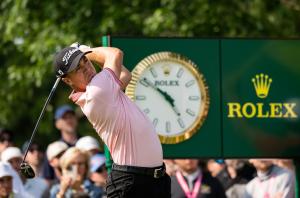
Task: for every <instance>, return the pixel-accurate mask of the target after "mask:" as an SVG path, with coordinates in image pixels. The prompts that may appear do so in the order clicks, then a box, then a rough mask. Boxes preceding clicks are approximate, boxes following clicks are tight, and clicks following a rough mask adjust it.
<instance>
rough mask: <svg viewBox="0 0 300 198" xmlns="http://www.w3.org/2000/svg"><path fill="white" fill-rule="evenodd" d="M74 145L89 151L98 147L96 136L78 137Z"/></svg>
mask: <svg viewBox="0 0 300 198" xmlns="http://www.w3.org/2000/svg"><path fill="white" fill-rule="evenodd" d="M75 147H77V148H79V149H81V150H84V151H90V150H93V149H97V150H99V149H100V145H99V142H98V141H97V139H96V138H94V137H92V136H84V137H82V138H80V139H79V140H78V141H77V142H76V144H75Z"/></svg>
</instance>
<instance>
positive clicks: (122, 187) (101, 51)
mask: <svg viewBox="0 0 300 198" xmlns="http://www.w3.org/2000/svg"><path fill="white" fill-rule="evenodd" d="M92 62H95V63H97V64H98V65H100V67H101V69H102V70H101V72H99V73H97V72H96V70H95V68H94V66H93V64H92ZM54 66H55V70H56V75H57V76H60V77H61V78H62V80H63V81H64V82H65V83H66V84H68V85H69V86H70V87H71V88H72V89H73V91H72V93H71V95H70V96H69V98H70V99H71V100H72V101H73V102H74V103H76V104H77V105H79V106H80V107H81V109H82V111H83V113H84V114H85V115H86V117H87V118H88V120H89V121H90V123H91V124H92V125H93V127H94V128H95V130H96V132H97V133H98V135H99V136H100V137H101V138H102V140H103V141H104V143H105V144H106V145H107V146H108V148H109V150H110V152H111V155H112V158H113V161H114V164H113V165H112V171H111V173H110V175H109V176H108V179H107V187H106V191H107V197H108V198H110V197H130V198H134V197H138V198H141V197H151V198H160V197H171V194H170V188H171V187H170V177H169V176H168V175H167V174H166V173H165V166H164V164H163V156H162V147H161V144H160V141H159V139H158V136H157V134H156V133H155V129H154V127H153V125H152V123H151V122H150V120H149V119H148V118H147V117H146V116H145V115H144V114H143V112H142V111H141V110H140V109H139V108H138V107H137V106H136V105H135V104H134V103H133V102H132V101H131V100H130V99H129V98H128V97H127V96H126V95H125V94H124V92H123V90H124V89H125V87H126V86H127V85H128V83H129V81H130V79H131V73H130V72H129V71H128V70H127V69H126V68H125V67H124V66H123V52H122V51H121V50H120V49H117V48H113V47H96V48H89V47H87V46H84V45H82V46H80V45H79V44H78V45H77V46H76V47H66V48H64V49H62V50H61V51H60V52H58V53H57V55H56V57H55V60H54Z"/></svg>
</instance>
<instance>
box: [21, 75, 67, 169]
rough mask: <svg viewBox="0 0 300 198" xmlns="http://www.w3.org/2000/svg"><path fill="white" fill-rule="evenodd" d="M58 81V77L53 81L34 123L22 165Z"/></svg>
mask: <svg viewBox="0 0 300 198" xmlns="http://www.w3.org/2000/svg"><path fill="white" fill-rule="evenodd" d="M60 80H61V78H60V77H58V78H57V79H56V81H55V83H54V85H53V87H52V89H51V91H50V94H49V96H48V98H47V100H46V102H45V104H44V107H43V109H42V112H41V114H40V116H39V118H38V120H37V122H36V124H35V127H34V129H33V132H32V135H31V137H30V140H29V143H28V145H27V148H26V152H25V154H24V157H23V161H22V163H23V162H24V161H25V159H26V156H27V153H28V149H29V147H30V145H31V142H32V140H33V137H34V135H35V133H36V130H37V128H38V126H39V123H40V120H41V119H42V117H43V115H44V112H45V109H46V107H47V105H48V103H49V101H50V99H51V98H52V95H53V93H54V91H55V89H56V87H57V85H58V83H59V81H60Z"/></svg>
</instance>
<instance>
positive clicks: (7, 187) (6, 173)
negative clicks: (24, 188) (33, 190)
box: [0, 162, 21, 197]
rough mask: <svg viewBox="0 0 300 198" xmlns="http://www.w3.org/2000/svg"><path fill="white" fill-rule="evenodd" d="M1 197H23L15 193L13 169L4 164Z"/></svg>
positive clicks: (0, 171)
mask: <svg viewBox="0 0 300 198" xmlns="http://www.w3.org/2000/svg"><path fill="white" fill-rule="evenodd" d="M0 197H21V196H20V194H16V193H14V192H13V173H12V169H11V167H10V165H9V164H7V163H4V162H0Z"/></svg>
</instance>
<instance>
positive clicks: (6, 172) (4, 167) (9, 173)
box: [0, 161, 13, 178]
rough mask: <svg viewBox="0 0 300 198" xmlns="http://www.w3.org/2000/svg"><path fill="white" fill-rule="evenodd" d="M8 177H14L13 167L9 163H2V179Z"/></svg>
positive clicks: (0, 174) (0, 170)
mask: <svg viewBox="0 0 300 198" xmlns="http://www.w3.org/2000/svg"><path fill="white" fill-rule="evenodd" d="M6 176H10V177H13V173H12V170H11V167H10V165H9V164H8V163H5V162H1V161H0V178H1V177H6Z"/></svg>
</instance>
